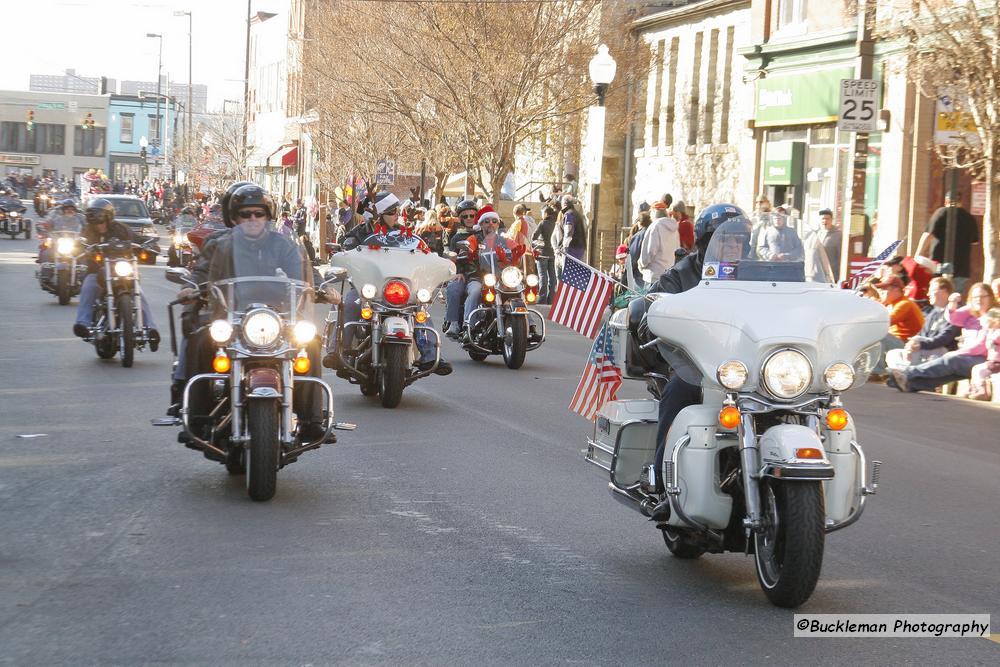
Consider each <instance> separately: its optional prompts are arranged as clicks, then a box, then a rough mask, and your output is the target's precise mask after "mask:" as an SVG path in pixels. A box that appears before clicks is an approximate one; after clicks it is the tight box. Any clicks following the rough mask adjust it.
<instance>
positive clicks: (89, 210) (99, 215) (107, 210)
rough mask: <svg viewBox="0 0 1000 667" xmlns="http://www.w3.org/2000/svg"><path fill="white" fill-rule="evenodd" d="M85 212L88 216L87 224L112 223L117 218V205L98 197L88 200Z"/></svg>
mask: <svg viewBox="0 0 1000 667" xmlns="http://www.w3.org/2000/svg"><path fill="white" fill-rule="evenodd" d="M83 214H84V216H85V217H86V218H87V224H91V225H99V224H101V223H102V222H106V223H108V224H109V225H110V224H111V223H112V222H113V221H114V219H115V207H114V206H113V205H112V204H111V202H109V201H108V200H107V199H103V198H101V197H96V198H94V199H91V200H90V201H88V202H87V207H86V208H85V209H84V210H83Z"/></svg>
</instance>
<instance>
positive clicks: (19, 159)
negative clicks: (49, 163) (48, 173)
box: [0, 153, 42, 164]
mask: <svg viewBox="0 0 1000 667" xmlns="http://www.w3.org/2000/svg"><path fill="white" fill-rule="evenodd" d="M0 162H3V163H4V164H41V163H42V160H41V158H40V157H38V156H37V155H18V154H17V153H0Z"/></svg>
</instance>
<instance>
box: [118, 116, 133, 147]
mask: <svg viewBox="0 0 1000 667" xmlns="http://www.w3.org/2000/svg"><path fill="white" fill-rule="evenodd" d="M120 115H121V117H122V131H121V136H120V137H119V138H118V140H119V141H120V142H121V143H123V144H130V143H132V133H133V129H134V126H135V116H134V115H133V114H130V113H123V114H120Z"/></svg>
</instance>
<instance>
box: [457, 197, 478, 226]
mask: <svg viewBox="0 0 1000 667" xmlns="http://www.w3.org/2000/svg"><path fill="white" fill-rule="evenodd" d="M465 211H472V212H473V213H476V212H478V211H479V207H478V206H477V205H476V202H474V201H472V200H471V199H463V200H462V201H460V202H458V204H456V205H455V215H457V216H458V217H459V218H461V217H462V213H464V212H465ZM470 226H471V225H470Z"/></svg>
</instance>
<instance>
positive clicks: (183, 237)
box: [174, 232, 188, 245]
mask: <svg viewBox="0 0 1000 667" xmlns="http://www.w3.org/2000/svg"><path fill="white" fill-rule="evenodd" d="M187 242H188V235H187V234H185V233H184V232H177V233H176V234H174V245H180V244H182V243H187Z"/></svg>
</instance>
